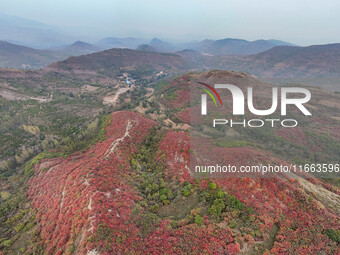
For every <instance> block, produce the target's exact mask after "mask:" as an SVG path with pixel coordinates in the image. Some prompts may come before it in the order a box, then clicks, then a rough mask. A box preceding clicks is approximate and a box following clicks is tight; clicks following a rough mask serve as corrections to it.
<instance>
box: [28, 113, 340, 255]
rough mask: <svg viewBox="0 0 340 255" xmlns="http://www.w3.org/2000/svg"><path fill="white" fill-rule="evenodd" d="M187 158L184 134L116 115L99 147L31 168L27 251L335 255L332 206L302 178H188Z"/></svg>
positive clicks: (133, 116)
mask: <svg viewBox="0 0 340 255" xmlns="http://www.w3.org/2000/svg"><path fill="white" fill-rule="evenodd" d="M230 150H231V151H230V153H233V152H232V151H233V150H237V148H234V149H233V148H231V149H230ZM235 153H237V154H239V153H238V152H236V151H235ZM189 154H190V140H189V135H188V133H187V132H185V131H175V130H171V129H164V128H161V127H159V126H157V123H156V122H155V121H153V120H150V119H148V118H146V117H144V116H142V115H140V114H138V113H134V112H127V111H121V112H115V113H113V114H112V115H111V122H110V124H109V125H108V126H107V128H106V139H105V140H104V141H101V142H97V143H96V144H94V145H92V146H91V147H89V148H87V149H86V150H85V151H83V152H79V153H76V154H73V155H70V156H69V157H68V158H54V159H46V160H43V161H41V162H40V163H39V164H38V165H36V166H35V173H34V176H33V177H32V178H31V179H30V181H29V184H28V185H29V188H28V192H27V194H28V196H29V198H30V200H31V204H32V207H33V209H34V210H36V211H37V215H36V220H37V222H38V224H37V226H36V228H35V230H34V231H35V233H36V235H37V238H36V240H35V241H34V242H33V244H32V245H31V247H30V250H28V252H31V253H38V252H39V251H45V254H237V253H240V252H244V253H246V254H259V253H264V254H315V253H318V252H319V253H325V254H337V253H339V252H340V250H339V248H338V245H337V242H336V241H334V240H332V239H331V238H330V237H329V236H330V234H331V233H332V231H336V230H335V229H337V228H338V227H339V225H338V220H339V218H338V211H337V210H338V209H337V208H331V207H327V206H324V205H323V204H322V203H321V202H320V201H318V199H317V197H316V196H313V194H311V193H310V192H307V191H306V189H304V186H305V185H307V184H306V183H309V182H308V181H306V180H304V181H302V182H301V183H300V182H299V181H296V180H292V179H288V178H287V179H219V180H214V181H211V180H207V179H205V180H194V179H192V178H191V175H190V172H189V168H188V161H189V158H190V156H189ZM318 187H319V186H318ZM319 189H323V188H322V187H319ZM326 191H327V190H326ZM326 191H324V192H326Z"/></svg>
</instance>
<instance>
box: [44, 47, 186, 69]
mask: <svg viewBox="0 0 340 255" xmlns="http://www.w3.org/2000/svg"><path fill="white" fill-rule="evenodd" d="M189 67H190V63H187V62H186V61H185V60H184V59H183V58H182V57H181V56H179V55H176V54H168V53H155V52H145V51H136V50H130V49H110V50H105V51H101V52H96V53H92V54H89V55H83V56H79V57H70V58H68V59H66V60H63V61H60V62H57V63H54V64H52V65H50V66H49V67H47V68H45V70H49V71H58V72H64V73H69V72H70V71H71V72H73V74H74V75H75V72H78V71H81V72H86V71H89V72H98V73H99V72H105V73H110V72H112V71H116V72H117V71H119V70H120V69H127V70H128V69H137V70H139V72H145V73H147V72H153V71H157V70H158V71H165V70H166V71H170V72H173V71H174V72H176V71H179V70H181V69H182V68H184V69H189Z"/></svg>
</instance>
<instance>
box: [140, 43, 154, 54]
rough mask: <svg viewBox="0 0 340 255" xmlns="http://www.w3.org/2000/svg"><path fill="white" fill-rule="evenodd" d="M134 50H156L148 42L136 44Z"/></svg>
mask: <svg viewBox="0 0 340 255" xmlns="http://www.w3.org/2000/svg"><path fill="white" fill-rule="evenodd" d="M136 50H139V51H148V52H157V50H156V49H155V48H153V47H151V46H150V45H148V44H141V45H138V47H137V49H136Z"/></svg>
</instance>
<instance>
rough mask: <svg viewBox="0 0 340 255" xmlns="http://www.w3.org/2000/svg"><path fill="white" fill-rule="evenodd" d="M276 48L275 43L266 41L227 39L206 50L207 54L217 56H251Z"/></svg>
mask: <svg viewBox="0 0 340 255" xmlns="http://www.w3.org/2000/svg"><path fill="white" fill-rule="evenodd" d="M274 46H275V45H274V44H273V43H271V42H268V41H266V40H257V41H253V42H249V41H246V40H240V39H232V38H227V39H222V40H217V41H215V42H213V43H212V44H211V45H209V46H208V47H207V48H206V49H205V52H207V53H209V54H212V55H215V56H219V55H250V54H256V53H259V52H262V51H266V50H268V49H270V48H272V47H274Z"/></svg>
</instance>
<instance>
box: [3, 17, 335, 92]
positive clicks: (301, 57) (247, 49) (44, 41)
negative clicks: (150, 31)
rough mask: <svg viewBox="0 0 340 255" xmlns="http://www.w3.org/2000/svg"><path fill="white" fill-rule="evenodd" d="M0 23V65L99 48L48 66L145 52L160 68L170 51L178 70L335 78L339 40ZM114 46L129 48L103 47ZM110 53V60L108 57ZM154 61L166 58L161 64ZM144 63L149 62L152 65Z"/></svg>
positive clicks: (280, 78) (327, 83)
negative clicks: (89, 37) (184, 38)
mask: <svg viewBox="0 0 340 255" xmlns="http://www.w3.org/2000/svg"><path fill="white" fill-rule="evenodd" d="M0 25H1V26H0V41H1V42H0V68H16V69H32V70H34V69H40V68H43V67H46V66H48V65H50V64H52V63H54V62H57V61H63V60H65V59H66V58H68V57H70V56H80V55H87V54H91V53H96V52H101V51H103V53H98V54H94V55H90V56H84V57H81V58H79V59H73V58H72V59H70V60H68V61H66V62H62V63H60V64H55V65H53V66H56V65H57V66H58V65H59V66H68V65H70V64H71V65H72V63H73V62H74V61H78V62H79V60H81V61H85V62H84V63H81V64H79V68H81V67H84V66H92V65H93V64H94V62H96V64H95V65H96V66H100V65H102V64H103V63H104V65H107V64H111V63H117V62H119V61H122V63H126V65H127V66H129V65H133V63H138V62H139V60H140V59H141V56H144V53H155V54H154V55H152V54H148V58H149V57H150V56H151V59H157V61H158V62H157V61H156V63H157V66H158V67H160V66H166V65H167V63H166V61H167V60H166V59H167V58H168V57H164V56H163V55H161V54H162V53H171V54H175V55H177V57H174V56H173V57H172V59H176V61H175V62H176V64H175V65H173V63H172V62H173V61H172V60H170V66H172V67H176V68H178V70H188V71H190V70H208V69H212V68H213V69H222V70H235V71H242V72H247V73H251V74H253V75H256V76H259V78H264V79H268V80H270V81H273V82H279V83H285V82H303V83H308V84H312V85H318V86H323V87H325V88H328V89H331V90H335V89H336V88H335V85H336V84H338V80H339V79H340V76H339V73H340V64H339V55H340V47H339V45H340V44H328V45H314V46H308V47H299V46H296V45H294V44H292V43H289V42H284V41H279V40H274V39H271V40H263V39H261V40H255V41H247V40H244V39H235V38H225V39H219V40H211V39H206V40H202V41H193V42H187V43H173V42H168V41H164V40H161V39H159V38H153V39H151V40H150V39H144V38H135V37H127V38H119V37H106V38H103V39H101V40H98V41H96V42H92V43H91V42H90V43H89V42H85V41H80V40H77V39H76V38H74V37H73V36H68V35H67V34H62V33H61V32H60V31H58V30H57V29H55V28H54V27H52V26H49V25H45V24H42V23H39V22H36V21H32V20H27V19H23V18H20V17H12V16H8V15H5V14H0ZM26 34H27V36H26ZM75 36H76V35H75ZM113 48H120V49H123V48H125V49H130V50H129V51H128V50H126V51H117V50H116V51H115V50H110V51H105V50H108V49H113ZM132 50H137V51H132ZM141 52H144V53H143V54H142V53H141ZM116 53H119V54H121V55H119V56H117V55H116ZM156 53H157V54H158V55H157V54H156ZM112 54H113V55H114V56H111V55H112ZM110 56H111V57H112V58H113V59H110V60H109V59H108V58H110ZM119 58H121V59H119ZM148 58H146V59H148ZM142 59H144V57H143V58H142ZM165 60H166V61H165ZM87 61H89V62H87ZM159 61H161V62H162V61H165V62H164V63H162V64H160V62H159ZM146 63H149V62H148V60H146ZM178 63H181V64H180V65H178ZM149 64H150V66H152V64H153V63H149ZM179 66H180V67H179ZM164 69H168V68H164Z"/></svg>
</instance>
